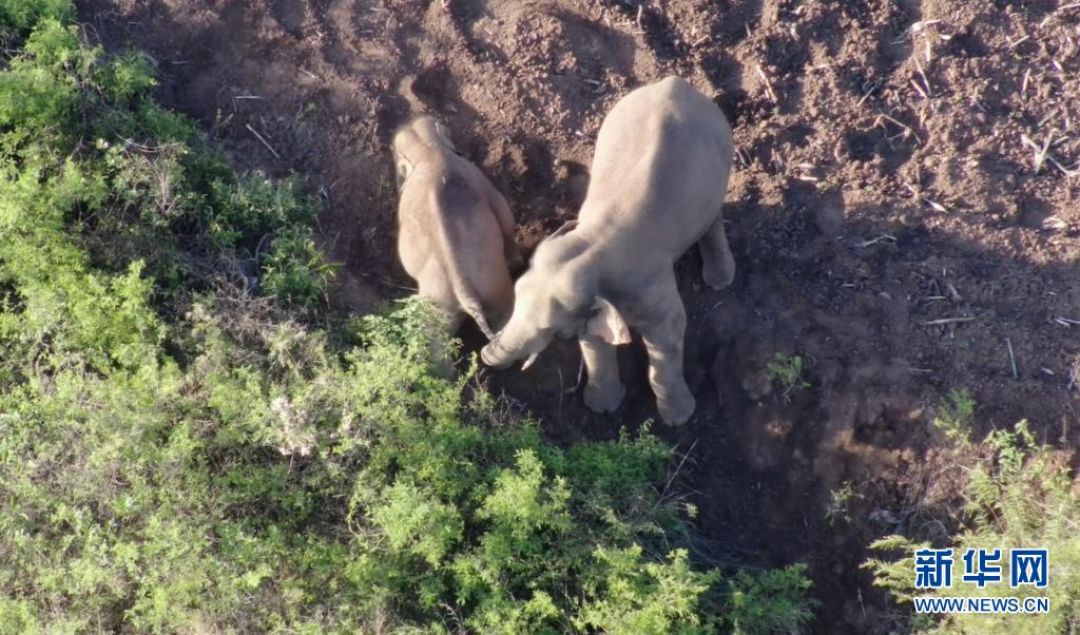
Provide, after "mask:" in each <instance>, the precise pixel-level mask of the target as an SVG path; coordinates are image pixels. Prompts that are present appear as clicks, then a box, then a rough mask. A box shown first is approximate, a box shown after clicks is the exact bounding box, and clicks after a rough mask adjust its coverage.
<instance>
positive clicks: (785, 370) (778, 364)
mask: <svg viewBox="0 0 1080 635" xmlns="http://www.w3.org/2000/svg"><path fill="white" fill-rule="evenodd" d="M803 370H804V369H803V358H802V357H801V356H799V355H785V354H784V353H777V354H776V355H774V356H773V358H772V359H771V360H770V361H769V363H768V365H767V366H766V367H765V373H766V374H767V375H768V377H769V380H770V381H772V382H773V383H775V384H777V385H778V386H780V388H782V389H783V390H784V393H783V396H784V399H787V398H788V396H789V395H790V394H791V391H792V390H795V389H796V388H799V389H802V390H806V389H807V388H809V387H810V382H808V381H806V379H805V378H803Z"/></svg>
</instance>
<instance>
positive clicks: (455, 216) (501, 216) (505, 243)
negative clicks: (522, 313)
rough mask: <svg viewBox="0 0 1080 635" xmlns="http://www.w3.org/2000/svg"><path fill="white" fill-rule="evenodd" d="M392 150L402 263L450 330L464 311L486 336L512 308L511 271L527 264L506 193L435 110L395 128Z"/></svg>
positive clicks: (491, 332) (456, 326)
mask: <svg viewBox="0 0 1080 635" xmlns="http://www.w3.org/2000/svg"><path fill="white" fill-rule="evenodd" d="M393 150H394V161H395V167H396V171H397V182H398V190H399V191H400V201H399V203H398V222H399V225H400V232H399V234H398V245H397V246H398V256H399V257H400V258H401V264H402V265H403V266H404V267H405V271H406V272H407V273H408V274H409V276H410V277H412V278H413V279H414V280H416V282H417V285H418V287H419V295H420V296H421V297H423V298H426V299H428V300H430V301H431V302H432V303H433V304H435V306H436V307H438V308H439V309H440V310H441V311H442V312H444V313H445V314H446V316H447V318H448V322H449V327H450V331H451V332H454V331H457V330H458V328H459V327H460V325H461V322H462V319H463V318H464V315H468V316H469V317H471V318H472V319H473V320H474V321H475V322H476V325H477V326H478V327H480V330H481V331H482V332H483V333H484V335H485V336H486V337H487V338H488V339H489V340H490V339H491V338H493V337H494V330H493V328H492V325H494V328H496V329H497V328H501V327H502V325H503V324H504V323H505V322H506V320H507V319H508V318H509V316H510V312H511V310H512V309H513V304H514V283H513V280H512V278H511V270H514V269H520V268H522V267H523V265H524V260H523V259H522V257H521V252H520V251H519V250H518V247H517V243H516V242H515V239H514V234H515V228H514V216H513V214H512V213H511V212H510V207H509V205H507V203H506V199H505V198H503V195H502V194H500V193H499V191H498V190H497V189H496V188H495V186H494V185H492V184H491V181H489V180H488V179H487V177H485V176H484V174H483V173H482V172H481V171H480V169H479V168H477V167H476V166H475V165H473V164H472V163H471V162H470V161H469V160H468V159H466V158H464V157H462V156H460V155H459V154H458V152H457V149H456V148H455V147H454V144H453V142H452V141H451V139H450V136H449V133H448V132H447V130H446V128H445V127H444V126H443V124H442V123H440V122H438V121H436V120H435V119H434V118H432V117H429V116H422V117H418V118H416V119H413V120H411V121H409V122H408V123H406V124H405V125H404V126H402V127H401V128H399V129H398V130H397V131H396V132H395V133H394V139H393Z"/></svg>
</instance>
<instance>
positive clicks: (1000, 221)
mask: <svg viewBox="0 0 1080 635" xmlns="http://www.w3.org/2000/svg"><path fill="white" fill-rule="evenodd" d="M639 5H640V6H641V9H640V11H639V9H638V7H639ZM1055 6H1056V5H1055V3H1052V2H1003V1H1000V0H972V1H971V2H964V3H956V2H948V1H947V0H905V1H904V2H899V3H897V2H893V1H890V0H845V1H843V2H822V3H805V4H803V3H795V2H789V1H787V0H724V1H721V2H716V1H713V0H666V1H661V2H643V3H639V2H636V1H632V2H628V1H622V0H611V1H607V0H605V1H604V2H600V3H591V2H583V1H574V0H536V1H530V2H526V1H524V0H506V1H502V0H500V1H499V2H494V1H491V0H487V1H485V0H448V1H447V2H442V1H441V0H252V1H243V2H241V1H239V0H214V1H211V2H205V3H204V2H200V3H193V2H182V1H180V0H111V1H110V0H100V1H89V0H86V1H83V2H81V3H80V9H81V18H82V20H83V21H84V23H85V24H86V26H87V32H88V35H89V37H91V38H94V39H97V40H100V41H101V42H102V43H103V44H104V45H105V46H107V47H109V48H112V49H120V48H125V47H128V46H136V47H138V48H140V49H142V50H145V51H147V52H149V53H150V54H151V55H153V57H154V59H155V60H156V63H157V64H158V66H159V68H160V71H161V75H162V77H163V78H164V81H163V84H162V86H161V88H160V90H159V93H160V97H161V98H162V99H163V100H164V101H165V102H166V103H168V104H170V105H172V106H174V107H177V108H179V109H181V110H183V111H185V112H187V113H190V114H191V115H193V116H195V117H198V118H199V119H201V120H202V121H203V122H204V123H205V124H206V126H207V127H208V128H212V129H214V130H215V132H216V133H217V134H218V135H220V136H222V137H223V138H224V139H225V140H226V143H227V144H228V148H229V149H230V151H231V152H232V153H233V156H234V159H235V161H236V162H237V163H238V164H240V166H242V167H245V168H258V169H262V170H264V171H266V172H268V173H271V174H275V175H281V174H285V173H289V172H297V173H300V174H302V175H305V176H306V177H307V178H308V179H309V180H310V183H311V185H312V187H313V188H314V189H315V190H317V191H318V192H320V193H321V195H322V196H323V198H324V202H325V212H324V214H323V216H322V218H321V222H320V227H321V234H320V236H319V239H320V241H321V244H322V245H323V247H324V248H325V250H326V251H327V253H329V254H330V256H331V257H332V258H333V259H335V260H337V261H339V262H341V263H343V264H344V267H343V270H342V275H341V281H340V288H339V289H338V290H337V293H336V294H335V297H336V299H337V300H338V302H339V303H340V304H341V306H342V307H343V308H345V309H347V310H352V311H369V310H371V309H373V308H375V307H376V306H378V305H379V304H380V303H381V302H382V301H384V300H385V299H387V298H392V297H400V296H401V295H403V294H406V293H408V290H407V289H408V287H409V286H410V281H409V280H408V278H407V277H406V276H405V275H404V272H403V271H402V270H401V267H400V265H399V263H398V261H397V258H396V254H395V248H394V244H395V242H394V237H395V232H396V228H395V204H396V200H395V189H394V186H393V184H394V178H393V166H392V162H391V160H390V156H389V151H388V142H389V139H390V136H391V134H392V132H393V129H394V127H395V126H396V125H398V124H399V123H401V122H403V121H405V120H406V119H407V118H408V117H410V116H412V115H415V114H417V113H421V112H429V113H434V114H437V115H438V116H440V117H442V118H443V119H444V120H445V121H446V122H447V123H448V125H449V127H450V129H451V130H452V132H453V134H454V136H455V138H456V139H457V141H458V145H459V147H460V148H461V149H462V151H463V152H464V153H465V154H466V155H467V156H469V157H470V158H471V159H473V160H474V161H476V162H477V163H478V164H480V165H481V166H482V167H483V168H484V169H485V171H486V172H487V173H488V174H489V175H490V176H491V178H492V180H493V181H494V182H495V183H496V185H497V186H498V187H499V188H500V189H502V190H503V192H504V193H505V194H506V195H507V197H508V199H509V200H510V202H511V205H512V207H513V209H514V212H515V214H516V216H517V219H518V222H519V225H520V228H521V229H520V238H521V241H522V242H523V243H525V244H526V245H531V244H535V242H537V241H538V240H539V239H540V238H541V237H542V236H544V235H546V234H547V233H549V232H550V231H552V230H553V229H555V228H556V227H558V226H559V225H560V224H561V223H562V222H564V221H565V220H566V219H568V218H573V217H574V215H575V213H576V206H577V204H579V203H580V201H581V198H582V195H583V192H584V188H585V184H586V183H587V166H588V164H589V161H590V156H591V151H592V140H593V138H594V135H595V134H596V131H597V129H598V128H599V125H600V122H601V120H602V118H603V116H604V113H605V112H606V111H607V110H608V109H609V108H610V107H611V105H612V104H613V103H614V102H615V100H617V99H618V98H619V97H620V96H621V95H623V94H625V93H626V92H627V91H628V90H629V89H630V88H632V87H634V86H637V85H640V84H642V83H645V82H648V81H652V80H655V79H658V78H660V77H662V76H664V75H667V74H670V73H678V74H681V75H683V76H685V77H687V78H688V79H690V80H691V81H692V82H693V83H695V84H696V85H697V86H698V87H699V88H700V89H701V90H703V91H704V92H706V94H710V95H713V96H714V98H715V100H716V102H717V103H718V104H719V105H720V106H721V107H722V108H723V109H724V111H725V112H726V113H727V114H728V116H729V118H730V119H731V121H732V123H733V125H734V127H735V133H736V140H737V144H738V149H739V161H738V164H737V167H736V172H735V174H733V176H732V181H731V190H730V193H729V197H728V203H727V205H726V206H725V214H726V217H727V218H728V219H729V220H730V222H731V229H730V230H729V235H730V236H731V238H732V241H733V247H734V249H735V252H736V258H737V263H738V267H739V271H738V275H737V278H736V282H735V284H734V285H733V286H732V288H730V289H728V290H726V291H723V292H714V291H712V290H710V289H708V288H707V287H705V286H704V285H703V284H702V283H701V278H700V263H699V261H698V256H697V255H696V253H693V252H691V253H690V254H689V255H687V257H686V258H684V259H683V261H681V262H680V263H679V266H678V271H679V276H680V281H681V285H682V292H683V297H684V299H685V301H686V304H687V308H688V313H689V315H690V329H689V334H688V354H687V359H688V361H687V366H688V367H687V372H688V375H689V378H690V381H691V386H692V388H693V389H694V390H695V392H696V394H697V396H698V411H697V414H696V416H695V418H694V419H693V420H692V421H691V422H690V423H689V424H688V425H687V426H685V427H682V428H679V429H660V430H659V432H660V433H661V434H662V435H663V436H664V437H665V438H667V439H669V440H670V441H671V442H672V443H678V444H679V447H680V448H681V449H682V450H683V451H689V450H690V449H691V448H692V452H691V453H690V456H691V459H690V460H689V461H688V462H687V468H686V469H685V472H684V474H685V478H686V482H687V484H688V485H689V486H690V487H692V488H693V490H694V491H695V492H697V494H696V502H697V504H698V505H699V507H700V509H701V511H702V515H701V520H700V523H699V526H700V529H701V531H702V534H703V538H702V547H703V553H706V554H707V555H709V556H710V557H712V558H713V559H715V560H716V561H720V562H729V563H731V562H736V563H741V564H751V565H769V566H771V565H778V564H786V563H789V562H792V561H806V562H809V564H810V565H811V571H812V574H813V576H814V579H815V584H816V586H815V589H816V594H817V596H818V597H819V598H820V599H821V601H822V603H823V609H822V611H821V614H820V619H819V620H818V622H817V624H816V629H817V630H819V631H820V632H823V633H841V632H858V633H873V632H888V630H889V628H890V625H891V622H890V617H889V607H887V606H886V604H885V602H884V599H883V598H882V597H881V595H880V594H878V593H877V592H876V591H875V590H873V589H872V587H870V585H869V579H868V577H867V575H865V574H864V573H863V572H861V571H860V570H859V569H858V564H859V563H860V562H861V561H862V560H863V559H864V558H865V556H866V553H865V545H866V544H867V543H868V542H869V541H870V540H871V539H873V538H874V537H876V536H880V535H882V534H885V533H891V532H894V531H908V532H911V533H914V534H916V535H923V536H932V535H933V532H935V531H940V525H939V524H937V523H935V522H934V520H936V519H935V518H934V517H933V512H932V511H928V509H927V508H926V507H925V505H922V504H921V503H922V502H923V501H924V498H923V497H924V495H925V494H926V493H927V492H930V491H934V490H938V489H941V488H942V487H947V484H948V482H949V478H950V477H949V470H948V469H947V466H943V465H940V460H939V459H937V454H936V452H935V447H937V446H939V444H940V443H941V438H940V436H939V435H938V434H937V433H936V431H935V430H934V429H933V427H932V426H931V425H930V424H929V422H930V420H931V419H932V417H933V413H934V409H935V407H936V406H937V405H938V404H939V403H940V401H941V399H942V397H943V395H944V394H946V393H947V392H948V391H949V390H952V389H955V388H968V389H970V390H971V391H972V393H973V394H974V396H975V398H976V399H977V401H978V403H979V404H980V407H979V409H978V412H977V414H978V425H979V427H980V430H981V431H983V432H985V431H987V430H989V429H991V428H996V427H1003V426H1011V425H1012V424H1013V423H1014V422H1015V421H1017V420H1018V419H1020V418H1028V419H1029V420H1030V421H1031V423H1032V424H1033V426H1034V428H1035V429H1036V430H1038V431H1039V433H1040V435H1041V436H1042V438H1043V439H1045V440H1046V441H1048V442H1052V443H1063V444H1066V445H1071V446H1074V447H1075V446H1078V445H1080V437H1078V435H1077V424H1078V423H1080V417H1078V414H1077V413H1078V408H1080V402H1078V394H1080V389H1078V388H1077V387H1076V386H1071V385H1070V368H1071V367H1072V366H1073V364H1075V363H1077V359H1078V356H1080V326H1077V324H1076V323H1075V322H1069V321H1068V320H1080V275H1078V266H1080V263H1078V260H1080V177H1078V176H1071V177H1070V176H1067V175H1066V174H1065V173H1064V172H1065V171H1067V170H1070V169H1076V167H1077V162H1078V161H1080V130H1078V125H1080V38H1078V36H1077V32H1076V23H1077V19H1076V11H1075V10H1070V11H1072V12H1073V14H1072V15H1069V11H1058V10H1056V9H1055ZM774 96H775V97H774ZM249 127H250V129H254V130H257V131H259V133H260V134H261V135H262V136H263V137H264V138H265V139H266V140H267V142H268V143H269V144H270V146H272V147H273V148H274V151H275V152H276V153H277V155H278V156H280V158H278V157H277V156H275V155H274V154H273V153H271V152H270V150H268V148H267V147H265V146H264V145H263V144H262V143H261V142H260V141H259V140H258V139H257V138H256V137H255V136H254V135H253V134H252V132H251V130H250V129H249ZM1025 139H1028V140H1030V142H1031V143H1033V144H1036V145H1038V146H1040V147H1041V146H1042V145H1043V144H1046V143H1047V142H1049V144H1050V145H1049V146H1048V148H1049V150H1048V158H1047V159H1046V160H1044V161H1043V163H1042V165H1041V166H1040V169H1039V170H1038V171H1036V170H1035V163H1034V154H1035V153H1034V152H1033V151H1032V149H1031V148H1030V147H1029V145H1030V143H1028V141H1025ZM1050 159H1053V161H1051V160H1050ZM1054 162H1056V163H1054ZM952 318H963V319H964V320H965V321H947V320H951V319H952ZM1061 318H1064V320H1063V319H1061ZM943 320H946V321H943ZM473 343H474V344H475V343H476V342H475V341H474V342H473ZM1009 346H1011V347H1012V350H1013V354H1014V357H1015V360H1016V372H1015V374H1014V372H1013V367H1012V364H1011V361H1010V357H1009V353H1008V350H1009V349H1008V347H1009ZM777 353H782V354H798V355H801V356H802V357H803V358H804V360H806V362H807V367H808V372H807V380H808V381H809V383H810V384H811V387H810V388H808V389H805V390H802V389H796V390H793V391H791V392H790V393H788V394H787V395H784V394H782V391H781V390H779V389H777V388H776V387H775V386H773V385H772V383H771V382H770V381H769V380H768V378H767V377H766V376H765V370H764V369H765V366H766V364H767V363H768V361H769V360H770V359H771V358H772V357H773V355H775V354H777ZM621 355H622V357H623V358H624V360H623V361H624V363H625V367H624V370H625V380H626V382H627V385H628V387H629V388H630V393H629V396H628V397H627V401H626V402H625V404H624V406H623V407H622V409H621V410H620V411H619V412H618V413H617V414H616V415H615V416H598V415H594V414H592V413H590V412H588V411H586V410H585V409H584V408H583V407H582V405H581V402H580V394H579V393H578V392H575V391H574V390H573V387H574V385H575V383H576V380H577V372H578V359H579V358H578V354H577V351H576V348H575V346H574V345H573V344H572V343H559V344H557V345H556V346H553V347H552V349H551V350H549V351H548V352H547V353H545V355H544V356H543V358H542V360H541V363H539V364H538V365H537V366H536V367H535V369H534V370H532V371H530V373H528V374H525V375H522V374H520V373H517V372H507V373H487V374H486V375H485V376H486V377H487V378H488V380H489V381H490V383H491V384H492V385H493V386H494V387H496V388H497V389H505V391H506V392H507V393H508V394H509V395H510V396H512V397H513V398H514V399H515V400H516V401H518V402H520V403H522V404H524V405H525V406H526V407H528V408H529V409H531V410H533V411H534V412H536V413H537V414H538V415H540V416H541V417H543V420H544V421H545V422H546V425H548V426H549V429H550V432H551V434H552V435H553V436H555V437H557V438H565V439H573V438H577V437H581V436H585V437H594V438H595V437H610V436H611V435H613V434H614V433H615V431H616V430H617V429H618V428H619V427H620V426H627V427H629V428H636V427H637V426H639V425H640V424H641V422H642V421H643V420H644V419H646V418H649V417H653V416H655V411H654V407H653V403H652V396H651V394H650V393H649V391H648V388H647V384H646V382H645V378H644V359H643V354H642V352H641V350H640V348H637V347H627V348H626V349H625V350H624V351H622V352H621ZM846 483H850V484H851V491H852V492H853V495H852V497H851V503H850V505H849V507H848V508H846V510H845V511H844V512H843V513H836V511H835V510H833V513H831V514H830V513H829V510H830V506H831V504H832V495H831V493H832V492H834V491H836V490H838V489H840V488H842V487H843V486H844V485H845V484H846Z"/></svg>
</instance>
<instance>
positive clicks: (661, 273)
mask: <svg viewBox="0 0 1080 635" xmlns="http://www.w3.org/2000/svg"><path fill="white" fill-rule="evenodd" d="M732 154H733V140H732V136H731V127H730V126H729V125H728V122H727V120H726V119H725V118H724V115H723V113H722V112H721V111H720V109H719V108H718V107H717V106H716V105H715V104H714V103H713V102H712V101H711V100H710V99H708V98H707V97H705V95H703V94H701V93H700V92H699V91H697V90H696V89H695V88H694V87H693V86H691V85H690V84H689V83H688V82H686V81H685V80H683V79H681V78H679V77H668V78H666V79H664V80H661V81H659V82H656V83H654V84H650V85H647V86H644V87H641V88H638V89H636V90H634V91H633V92H631V93H630V94H628V95H626V96H625V97H623V98H622V99H621V100H619V102H618V103H617V104H615V107H614V108H612V110H611V112H610V113H608V116H607V117H606V118H605V119H604V123H603V125H602V126H601V127H600V134H599V136H598V138H597V140H596V152H595V155H594V157H593V163H592V176H591V181H590V185H589V190H588V193H587V195H586V197H585V202H584V203H583V204H582V207H581V211H580V213H579V214H578V221H577V222H575V223H569V224H567V225H566V226H564V227H562V228H561V229H560V230H559V231H557V232H556V233H555V234H554V235H552V236H551V237H549V238H548V239H546V240H545V241H544V242H543V243H542V244H541V245H540V246H539V247H538V248H537V250H536V253H535V255H534V257H533V261H532V265H531V267H530V269H529V270H528V271H527V272H526V273H525V274H524V275H523V276H522V277H521V278H520V279H519V280H518V282H517V284H516V285H515V296H516V300H515V303H514V310H513V313H512V314H511V317H510V320H509V322H508V323H507V324H506V326H505V327H504V328H503V329H502V330H501V331H500V332H499V333H498V334H497V335H496V337H495V338H494V339H493V340H492V341H491V342H489V343H488V344H487V346H485V347H484V349H483V351H482V352H481V357H482V359H483V361H484V363H486V364H488V365H490V366H495V367H506V366H508V365H510V364H512V363H513V362H515V361H517V360H520V359H527V362H526V364H525V368H527V367H528V366H529V365H530V364H531V363H532V361H533V360H535V358H536V356H537V355H538V354H539V353H540V352H541V351H542V350H543V349H544V348H546V347H547V345H548V344H549V343H550V342H551V340H552V338H553V337H555V336H556V335H558V336H561V337H574V336H577V337H578V338H579V341H580V344H581V353H582V356H583V357H584V361H585V365H586V369H587V372H588V383H587V384H586V387H585V403H586V404H587V405H588V406H589V407H590V408H591V409H593V410H596V411H601V412H609V411H612V410H614V409H615V408H617V407H618V406H619V404H620V403H621V401H622V398H623V396H624V395H625V393H626V388H625V387H624V386H623V383H622V381H621V380H620V378H619V366H618V360H617V357H616V350H615V346H616V345H618V344H622V343H626V342H628V341H629V330H628V327H630V328H633V329H635V330H637V331H639V332H640V333H641V336H642V339H643V340H644V342H645V346H646V348H647V350H648V355H649V382H650V384H651V385H652V389H653V392H654V393H655V394H656V399H657V409H658V410H659V412H660V417H661V418H662V419H663V420H664V422H665V423H668V424H681V423H684V422H685V421H686V420H687V419H689V418H690V415H692V414H693V412H694V407H695V403H694V396H693V394H692V393H691V392H690V389H689V388H688V387H687V385H686V380H685V378H684V377H683V340H684V336H685V332H686V310H685V308H684V307H683V303H682V299H681V298H680V297H679V292H678V289H677V286H676V283H675V272H674V263H675V260H676V259H678V258H679V257H680V256H681V255H682V254H683V253H685V252H686V251H687V250H688V249H689V248H690V247H691V246H692V245H693V244H694V243H696V242H699V241H700V246H701V255H702V260H703V261H704V270H703V275H704V278H705V282H706V283H708V284H709V285H710V286H712V287H714V288H717V289H720V288H723V287H726V286H727V285H729V284H730V283H731V281H732V279H733V278H734V276H735V260H734V258H733V257H732V255H731V250H730V249H729V247H728V242H727V236H726V235H725V233H724V224H723V220H722V218H721V215H720V207H721V205H722V203H723V200H724V194H725V192H726V190H727V181H728V173H729V172H730V170H731V160H732Z"/></svg>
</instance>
